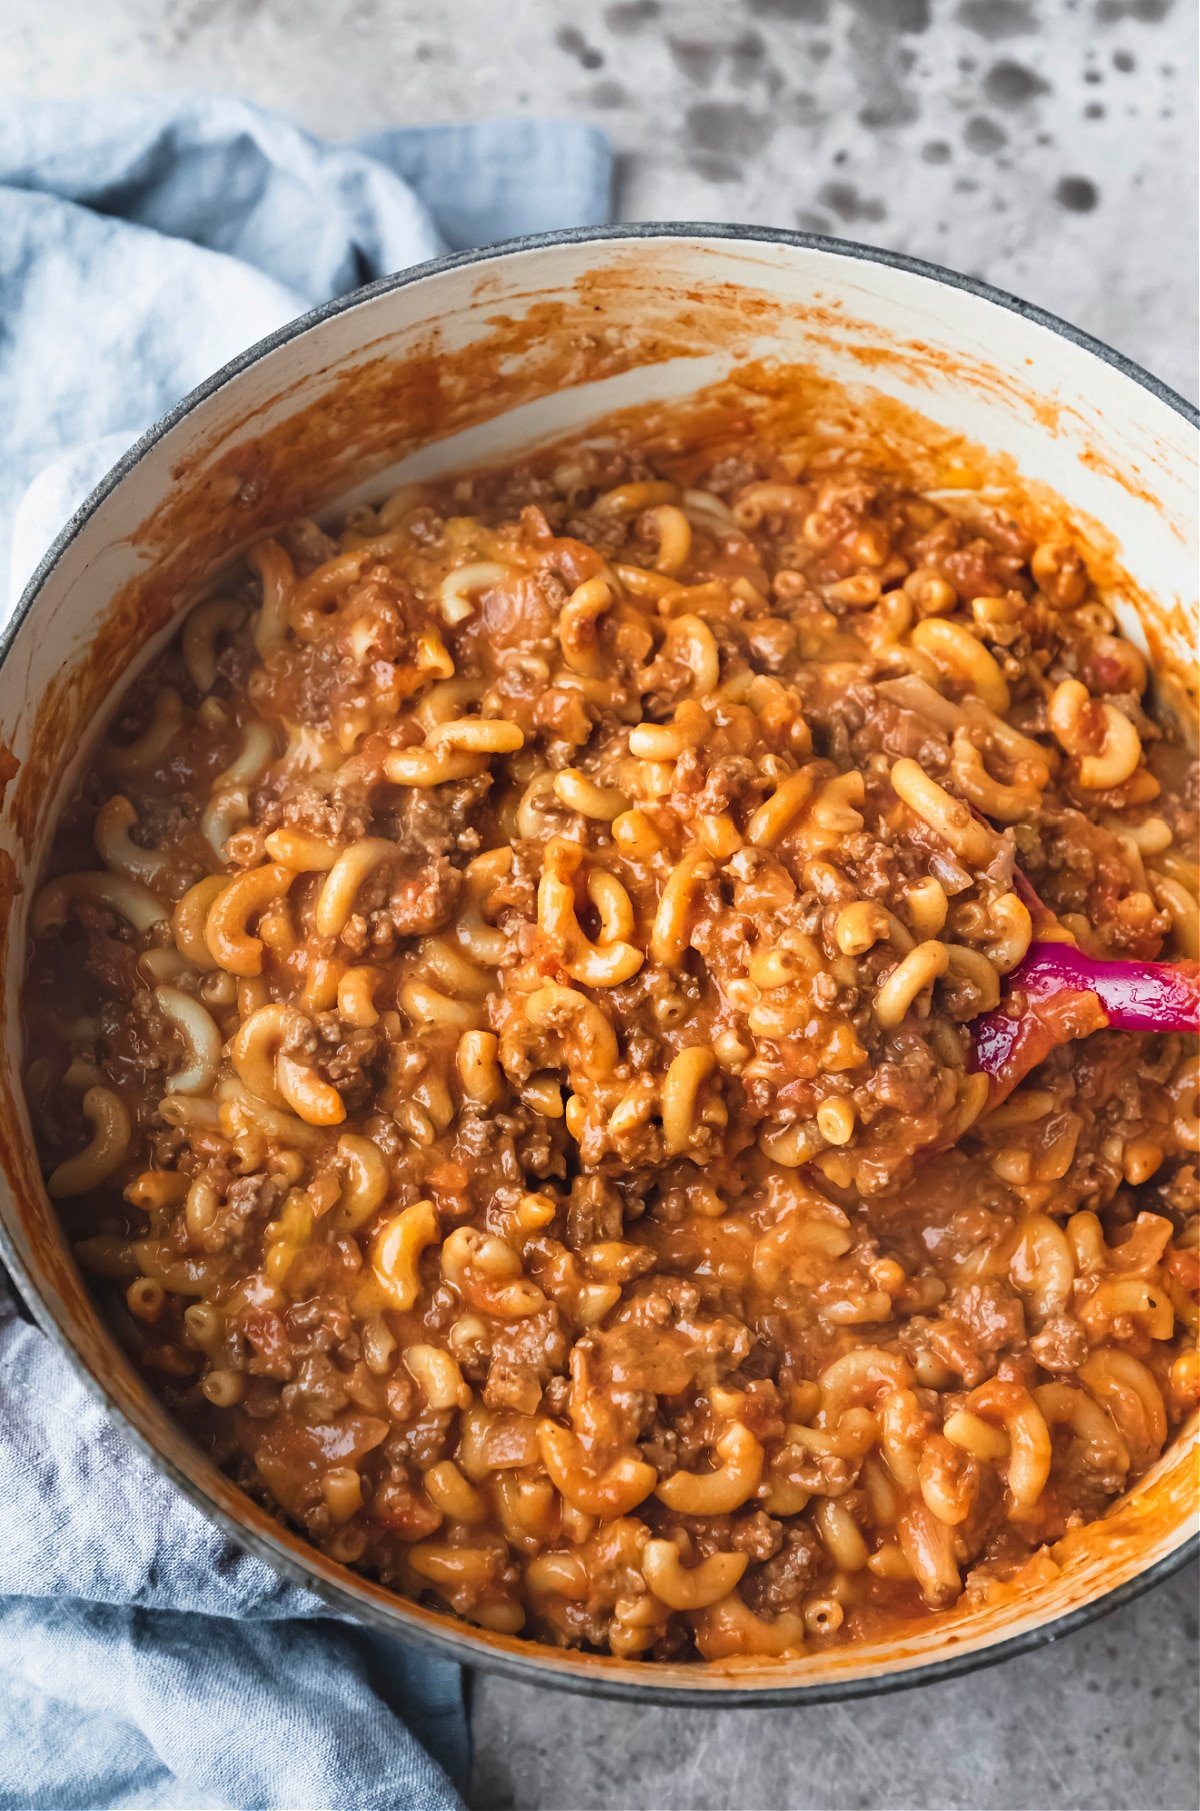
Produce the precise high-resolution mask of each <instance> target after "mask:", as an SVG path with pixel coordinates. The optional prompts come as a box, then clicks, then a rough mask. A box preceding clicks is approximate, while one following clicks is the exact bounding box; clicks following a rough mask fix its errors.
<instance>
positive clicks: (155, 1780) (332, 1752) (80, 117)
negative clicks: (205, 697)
mask: <svg viewBox="0 0 1200 1811" xmlns="http://www.w3.org/2000/svg"><path fill="white" fill-rule="evenodd" d="M609 181H610V157H609V152H608V149H607V145H606V143H605V141H604V139H603V137H602V135H601V134H599V133H597V132H595V131H593V130H592V129H590V128H587V127H582V126H578V125H573V124H568V123H563V124H554V123H546V124H543V123H538V122H516V121H512V122H503V121H501V122H492V123H488V124H482V125H475V126H466V127H433V128H419V129H411V130H396V131H389V132H377V133H373V134H371V135H370V136H369V137H367V138H364V139H361V140H359V141H358V142H357V143H356V144H353V145H329V144H324V143H322V142H321V141H320V140H318V139H316V138H314V137H312V136H311V135H310V134H308V133H305V132H303V131H301V130H299V129H298V128H297V127H295V126H293V125H291V124H289V123H288V122H287V121H285V120H282V119H278V118H276V117H273V116H272V115H270V114H267V113H264V112H262V111H260V110H259V109H257V108H254V107H251V106H248V105H246V104H245V103H243V102H240V101H237V100H232V99H226V98H216V97H185V98H170V99H164V98H156V97H148V96H143V97H136V98H128V99H105V100H89V101H81V102H70V103H67V102H36V101H24V100H10V101H8V102H7V103H6V104H5V106H4V108H3V109H0V416H2V418H3V420H4V422H5V442H6V458H5V461H4V463H3V466H2V467H0V581H2V579H3V575H4V574H5V572H6V571H7V570H8V569H9V564H10V556H11V583H10V586H9V590H8V601H7V602H6V601H5V593H4V588H3V584H2V582H0V623H2V621H3V619H4V617H5V616H6V615H7V611H8V609H10V608H11V602H12V601H13V600H14V599H15V597H16V595H17V593H18V591H19V589H20V586H21V584H22V583H23V581H24V579H25V577H27V576H28V573H29V572H30V571H31V570H32V569H33V567H34V566H35V565H36V563H37V561H38V559H39V558H40V557H41V555H42V553H43V552H44V550H45V548H46V545H47V544H48V543H49V541H50V540H51V539H52V538H53V536H54V534H55V533H56V532H57V530H58V529H59V528H60V527H61V526H62V523H63V522H64V521H65V520H66V519H67V518H68V516H69V515H70V513H71V511H72V510H73V509H74V508H75V507H76V506H77V505H78V504H79V503H80V502H81V501H82V500H83V498H84V497H85V496H86V495H87V492H88V491H89V490H90V489H91V488H92V487H93V485H94V484H95V482H96V481H97V479H98V478H99V477H100V476H102V475H103V472H104V471H105V470H106V469H107V468H108V466H109V465H111V464H112V463H113V461H114V460H115V459H116V458H117V457H118V455H119V454H120V452H121V451H122V450H123V449H124V447H126V446H127V445H128V444H130V442H131V441H132V440H134V439H135V438H136V437H137V435H138V434H139V433H140V432H142V431H143V430H144V429H145V428H146V427H147V426H148V425H149V424H150V423H151V422H152V421H153V420H154V418H155V417H156V416H158V415H160V414H161V413H162V412H163V411H164V410H165V409H166V408H168V407H169V406H170V405H171V404H172V403H174V402H175V401H176V400H177V399H178V397H179V396H180V395H182V394H184V393H185V392H186V391H187V390H189V389H190V388H191V387H192V386H193V385H195V384H196V383H198V382H200V381H201V379H203V378H204V377H205V376H207V375H208V374H209V372H211V371H212V370H213V369H214V368H215V367H216V366H218V365H220V364H221V363H223V362H224V361H225V360H226V359H228V358H230V357H232V356H233V355H234V354H235V353H236V352H238V351H240V350H242V349H243V348H244V347H245V346H247V345H248V344H250V343H251V342H253V341H254V340H255V339H257V338H259V337H261V336H262V335H263V334H265V333H268V332H270V331H271V330H272V329H273V328H275V327H277V326H279V325H280V324H282V323H283V322H285V321H287V320H289V319H291V318H293V317H294V316H295V315H296V314H297V313H299V312H301V311H302V310H303V309H304V308H306V307H309V306H311V305H313V304H315V303H317V302H321V301H325V300H327V299H328V298H330V297H332V296H336V295H339V294H342V293H344V292H345V291H347V290H350V289H353V288H355V287H357V286H358V285H359V284H361V283H363V282H366V281H368V280H370V279H371V278H373V277H376V276H379V275H382V274H384V273H386V272H388V271H391V270H395V269H400V268H403V267H404V266H406V265H409V264H412V263H414V262H416V261H418V260H421V259H424V258H427V257H430V256H432V255H435V254H436V253H438V252H439V251H442V250H444V249H446V248H447V247H450V246H461V245H469V244H475V243H483V242H486V241H489V240H493V239H497V238H504V237H509V236H512V235H514V234H518V233H521V232H525V231H534V230H539V229H542V228H547V227H552V226H564V225H576V224H588V223H593V222H598V221H601V220H603V219H605V218H606V217H607V210H608V196H609ZM0 1525H2V1526H3V1528H4V1531H5V1533H4V1540H3V1541H2V1542H0V1811H3V1808H9V1807H11V1808H12V1811H24V1808H25V1807H54V1808H55V1811H72V1808H73V1807H76V1806H79V1807H83V1806H87V1807H115V1806H153V1807H158V1808H165V1807H174V1806H179V1807H184V1806H186V1807H188V1808H189V1811H196V1808H198V1807H205V1806H210V1805H212V1806H218V1805H219V1806H238V1807H241V1806H245V1807H250V1806H253V1807H272V1806H280V1807H285V1806H286V1807H298V1806H303V1807H342V1806H345V1807H354V1808H355V1811H374V1808H375V1807H379V1808H380V1811H382V1808H383V1807H385V1806H386V1807H404V1811H441V1808H442V1807H451V1806H458V1805H460V1804H461V1800H460V1799H459V1797H458V1794H457V1792H456V1790H455V1788H454V1786H453V1785H452V1784H451V1776H453V1777H454V1778H458V1779H461V1778H462V1776H463V1773H464V1771H465V1764H466V1752H467V1750H466V1722H465V1716H464V1710H463V1698H462V1687H461V1678H460V1674H459V1670H458V1668H457V1667H455V1666H452V1665H450V1664H448V1663H446V1662H441V1661H433V1660H430V1659H428V1658H427V1657H425V1656H424V1655H421V1654H417V1653H415V1652H410V1651H408V1650H406V1649H404V1648H402V1647H400V1646H399V1645H398V1644H396V1643H395V1642H391V1641H387V1640H384V1639H383V1638H382V1637H378V1636H375V1635H373V1634H370V1633H369V1632H367V1631H365V1630H362V1629H360V1628H358V1627H356V1626H354V1625H352V1624H349V1623H343V1622H339V1621H336V1620H335V1619H334V1618H332V1617H331V1615H330V1613H329V1611H328V1609H327V1608H326V1606H325V1605H324V1604H323V1603H321V1602H320V1600H319V1599H317V1598H316V1597H315V1596H313V1595H312V1594H311V1593H309V1592H307V1591H304V1590H302V1589H299V1588H297V1587H295V1586H291V1585H288V1584H285V1583H284V1581H283V1580H282V1579H281V1578H280V1577H279V1576H277V1575H276V1574H275V1573H274V1572H273V1571H272V1570H271V1568H270V1567H268V1566H267V1565H265V1564H264V1563H263V1562H262V1561H260V1560H258V1559H255V1558H253V1557H252V1556H251V1555H249V1554H247V1553H244V1552H242V1551H241V1550H240V1549H238V1548H237V1547H235V1546H234V1545H233V1544H232V1543H231V1542H230V1541H228V1540H227V1539H226V1538H225V1537H224V1535H222V1534H221V1533H220V1532H219V1531H218V1530H217V1529H216V1528H215V1527H214V1526H213V1525H212V1524H210V1523H209V1522H208V1521H207V1519H206V1518H205V1517H204V1516H203V1515H202V1514H201V1513H200V1511H199V1510H197V1509H195V1508H194V1507H193V1506H192V1505H191V1504H190V1503H189V1502H188V1501H187V1500H186V1499H185V1498H184V1497H182V1496H181V1495H180V1494H179V1493H178V1492H177V1491H176V1490H175V1489H174V1487H173V1486H172V1485H170V1484H169V1483H168V1482H167V1480H166V1479H165V1478H163V1477H162V1476H161V1475H160V1474H159V1473H158V1472H157V1471H156V1470H155V1468H154V1467H153V1466H152V1465H151V1464H150V1462H149V1461H148V1460H146V1459H145V1458H143V1456H142V1455H141V1454H140V1453H139V1452H138V1451H137V1450H136V1449H135V1448H134V1447H133V1446H132V1445H131V1444H130V1443H129V1442H128V1441H127V1439H126V1438H125V1436H124V1434H123V1433H122V1432H121V1430H120V1429H119V1427H118V1426H117V1425H116V1424H115V1423H114V1422H113V1421H112V1420H111V1418H110V1417H109V1415H108V1414H107V1412H106V1411H105V1410H104V1408H103V1407H102V1406H101V1405H100V1404H99V1403H98V1402H97V1401H94V1400H93V1399H92V1397H91V1396H90V1395H89V1394H88V1392H87V1391H86V1390H85V1388H84V1387H83V1385H82V1384H81V1383H80V1381H79V1380H78V1379H77V1378H76V1376H75V1375H74V1373H73V1372H72V1371H71V1369H70V1367H69V1366H68V1365H67V1364H66V1362H65V1361H64V1360H63V1359H62V1358H61V1357H60V1355H59V1353H58V1351H57V1349H56V1348H55V1347H54V1346H53V1345H52V1344H51V1342H50V1341H49V1340H47V1339H46V1337H45V1336H44V1335H43V1334H42V1333H41V1332H40V1331H38V1330H37V1329H36V1328H35V1327H34V1326H33V1325H32V1324H31V1323H30V1322H29V1320H28V1318H27V1317H25V1316H23V1315H22V1314H21V1313H19V1312H18V1303H17V1301H16V1298H15V1295H14V1294H13V1293H12V1292H11V1291H10V1289H9V1288H8V1287H7V1286H6V1284H5V1282H4V1279H3V1277H2V1274H0ZM422 1744H423V1746H422Z"/></svg>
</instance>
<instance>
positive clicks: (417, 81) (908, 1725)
mask: <svg viewBox="0 0 1200 1811" xmlns="http://www.w3.org/2000/svg"><path fill="white" fill-rule="evenodd" d="M1196 24H1197V7H1196V4H1195V0H742V3H739V0H613V3H612V4H607V5H604V4H598V3H596V0H592V3H591V4H589V3H588V0H100V3H98V0H3V4H2V5H0V86H2V87H3V88H8V89H12V88H16V89H21V90H25V91H27V92H28V91H31V92H36V93H42V94H86V93H93V92H96V91H98V90H100V91H103V90H110V89H116V88H149V89H165V88H179V87H215V88H235V89H237V90H239V91H240V92H242V93H244V94H247V95H249V96H251V97H252V98H253V99H256V100H258V101H261V102H263V103H264V104H266V105H269V106H273V107H277V108H280V109H281V110H283V111H286V112H290V113H291V114H293V115H294V116H295V117H297V118H299V119H300V120H302V121H303V122H304V123H306V124H308V125H310V126H312V127H313V128H314V129H315V130H317V131H321V132H324V133H327V134H329V135H331V136H337V135H340V134H350V133H353V132H357V131H361V130H363V129H365V128H369V127H374V126H382V125H389V124H393V123H396V122H403V121H410V120H411V121H434V120H448V119H459V118H467V117H478V116H483V115H487V114H495V113H522V114H549V113H555V114H574V115H583V116H585V117H587V118H590V119H593V120H595V121H597V122H598V123H599V124H601V125H603V126H605V127H606V128H607V130H608V131H609V132H610V134H611V135H612V138H613V141H614V144H615V146H616V148H617V151H618V153H619V164H618V183H617V196H616V204H617V211H618V213H619V214H620V215H622V216H623V217H625V218H629V219H664V220H666V219H694V220H704V219H709V220H735V221H736V220H742V221H757V222H766V223H769V224H771V225H775V226H800V227H803V228H806V229H808V230H810V231H815V232H832V233H837V234H840V235H842V236H844V237H847V238H855V239H862V240H866V241H869V242H870V243H873V244H878V245H886V246H890V247H892V248H894V249H896V250H899V251H904V252H910V253H914V254H916V255H918V256H921V257H925V258H930V259H933V260H935V261H936V262H939V263H944V264H949V265H953V266H955V267H956V268H957V269H959V270H963V271H967V272H969V273H972V274H974V275H977V276H982V277H986V278H987V279H989V280H990V281H992V282H994V283H998V284H1000V285H1002V286H1003V287H1005V288H1008V289H1012V290H1015V291H1016V292H1017V293H1018V294H1020V295H1024V296H1027V297H1028V298H1029V299H1031V300H1032V301H1035V302H1039V303H1041V304H1042V305H1043V306H1044V307H1047V308H1049V309H1052V310H1053V311H1054V312H1056V313H1058V314H1061V315H1064V316H1065V317H1066V318H1067V319H1068V320H1072V321H1075V322H1077V323H1078V324H1079V325H1081V326H1083V327H1086V328H1088V329H1089V330H1090V331H1091V332H1092V333H1095V334H1097V335H1098V336H1099V337H1100V338H1101V339H1104V340H1107V341H1108V342H1109V343H1110V344H1112V345H1113V346H1115V347H1117V348H1119V349H1120V350H1121V351H1123V352H1126V353H1128V354H1129V355H1131V356H1132V357H1133V358H1135V359H1136V360H1138V361H1139V363H1141V364H1143V365H1145V366H1146V367H1147V368H1148V369H1149V370H1151V371H1153V372H1155V373H1156V374H1157V375H1158V376H1159V377H1162V378H1164V379H1165V380H1166V381H1167V382H1168V383H1170V384H1172V385H1174V386H1175V388H1177V389H1178V390H1181V391H1182V392H1183V393H1184V394H1186V395H1188V396H1191V397H1194V396H1195V395H1196V391H1197V331H1196V285H1195V272H1196V258H1197V250H1196V247H1197V210H1196V186H1197V185H1196V120H1195V114H1196V108H1195V67H1196ZM1196 1642H1197V1575H1196V1569H1195V1568H1194V1567H1191V1568H1188V1569H1187V1570H1186V1571H1185V1572H1183V1573H1181V1574H1178V1575H1177V1576H1176V1577H1175V1578H1174V1579H1173V1580H1171V1581H1170V1582H1169V1583H1168V1584H1166V1585H1163V1586H1161V1587H1159V1589H1157V1590H1156V1591H1154V1592H1153V1593H1152V1594H1151V1595H1149V1596H1148V1597H1144V1598H1142V1599H1140V1600H1139V1601H1138V1602H1136V1603H1134V1604H1132V1605H1130V1606H1128V1607H1127V1608H1126V1609H1124V1610H1122V1611H1119V1612H1118V1613H1117V1614H1116V1615H1114V1616H1112V1617H1110V1618H1109V1619H1107V1620H1106V1621H1104V1622H1101V1623H1099V1624H1096V1625H1095V1626H1094V1627H1092V1628H1091V1629H1088V1630H1086V1631H1085V1632H1084V1633H1082V1634H1079V1635H1076V1636H1074V1637H1072V1638H1071V1639H1070V1640H1069V1641H1066V1642H1063V1643H1060V1644H1056V1645H1053V1646H1051V1647H1049V1648H1048V1649H1045V1650H1044V1651H1042V1652H1041V1653H1039V1654H1036V1655H1032V1656H1027V1657H1025V1658H1024V1659H1020V1660H1016V1661H1012V1662H1010V1663H1008V1664H1007V1665H1005V1666H1003V1667H1001V1668H999V1669H996V1670H992V1671H988V1672H983V1673H976V1674H973V1675H971V1676H969V1677H967V1678H964V1679H960V1680H957V1681H954V1682H952V1683H950V1684H946V1685H939V1686H935V1687H929V1688H923V1689H921V1690H918V1691H916V1692H906V1693H901V1694H899V1695H897V1696H893V1697H886V1698H876V1699H868V1700H865V1701H863V1702H862V1703H858V1704H853V1705H832V1706H827V1707H824V1708H821V1709H814V1710H807V1711H737V1712H734V1711H724V1712H712V1711H677V1710H657V1709H654V1708H652V1707H648V1706H647V1707H637V1706H635V1705H615V1704H604V1703H602V1702H600V1701H598V1700H596V1699H590V1698H571V1697H567V1696H560V1695H553V1696H551V1695H549V1694H547V1693H546V1692H544V1691H540V1692H539V1691H534V1690H532V1689H530V1688H529V1687H525V1686H518V1685H512V1684H509V1683H507V1682H505V1681H501V1680H495V1679H489V1678H485V1677H480V1678H478V1679H477V1680H476V1681H475V1684H474V1693H473V1700H474V1701H473V1725H474V1733H475V1745H476V1756H475V1770H474V1780H473V1788H472V1800H473V1803H474V1805H475V1806H476V1807H477V1808H478V1811H484V1808H485V1807H487V1808H495V1811H500V1808H501V1807H518V1808H519V1811H534V1808H535V1807H547V1808H552V1811H583V1808H584V1807H597V1808H603V1811H625V1808H626V1807H634V1806H638V1807H641V1806H645V1807H647V1808H653V1811H670V1808H672V1807H679V1808H680V1811H709V1808H710V1807H711V1808H712V1811H752V1808H761V1811H768V1808H771V1811H774V1808H778V1811H784V1808H785V1807H807V1808H809V1811H817V1808H828V1811H834V1808H841V1807H847V1808H849V1807H858V1806H864V1807H885V1806H890V1807H904V1808H906V1811H922V1808H925V1807H930V1808H934V1807H936V1808H939V1811H949V1808H954V1811H960V1808H961V1811H986V1808H989V1807H997V1808H1000V1807H1003V1808H1012V1811H1018V1808H1026V1811H1032V1808H1033V1807H1045V1808H1047V1811H1049V1808H1051V1807H1055V1808H1057V1807H1063V1808H1065V1811H1099V1808H1100V1807H1109V1806H1111V1807H1117V1808H1128V1807H1137V1808H1138V1811H1194V1807H1195V1806H1196V1805H1197V1804H1198V1803H1200V1767H1198V1760H1197V1744H1196V1725H1197V1685H1196V1678H1197V1673H1196Z"/></svg>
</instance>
